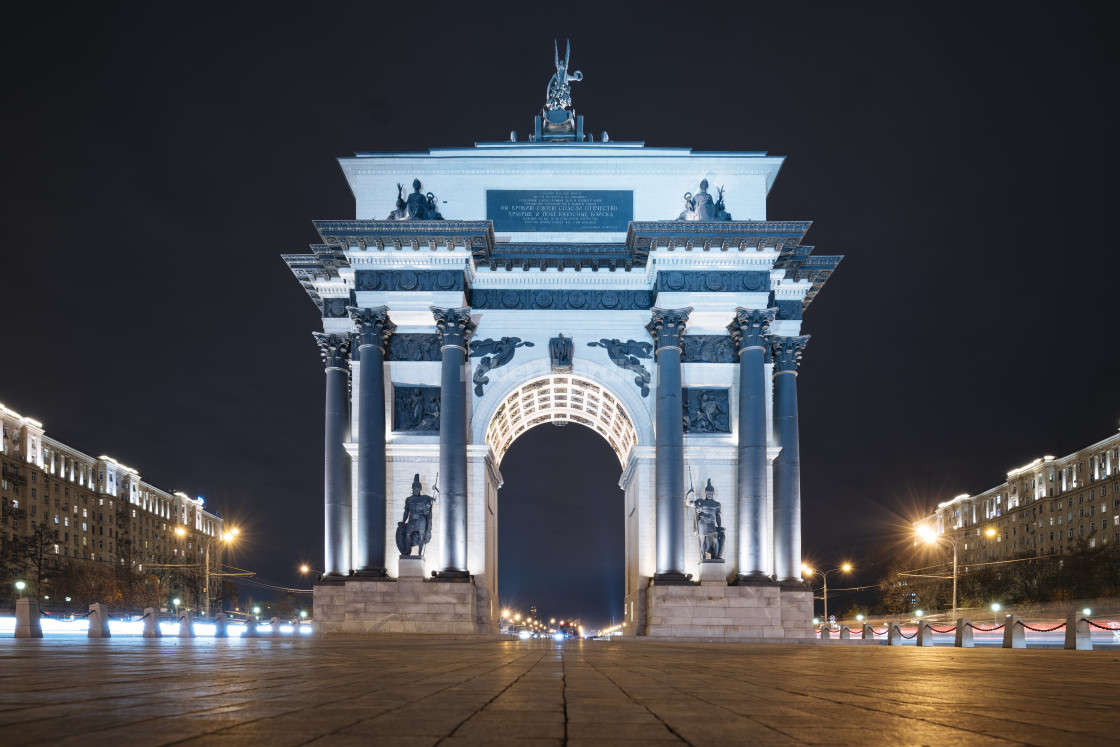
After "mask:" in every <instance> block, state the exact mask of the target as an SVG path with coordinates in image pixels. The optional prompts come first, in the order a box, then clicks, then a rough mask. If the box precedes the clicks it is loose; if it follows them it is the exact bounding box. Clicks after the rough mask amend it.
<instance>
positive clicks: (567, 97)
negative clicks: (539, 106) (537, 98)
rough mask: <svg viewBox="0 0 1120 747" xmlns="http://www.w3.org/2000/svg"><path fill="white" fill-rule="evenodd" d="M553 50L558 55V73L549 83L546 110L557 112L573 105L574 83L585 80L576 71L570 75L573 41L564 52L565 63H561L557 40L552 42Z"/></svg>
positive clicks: (581, 74) (554, 74)
mask: <svg viewBox="0 0 1120 747" xmlns="http://www.w3.org/2000/svg"><path fill="white" fill-rule="evenodd" d="M552 46H553V50H554V51H555V53H556V72H555V73H553V74H552V77H551V78H550V79H549V81H548V89H547V91H546V92H545V102H544V108H545V109H546V110H547V111H550V112H551V111H556V110H558V109H567V108H568V107H570V106H571V105H572V86H571V83H572V81H581V80H583V73H582V72H581V71H579V70H576V71H575V72H574V73H571V74H569V73H568V61H569V60H570V59H571V57H572V41H571V39H569V40H568V46H567V47H566V48H565V50H564V62H563V64H561V62H560V44H559V42H557V41H556V40H555V39H553V40H552Z"/></svg>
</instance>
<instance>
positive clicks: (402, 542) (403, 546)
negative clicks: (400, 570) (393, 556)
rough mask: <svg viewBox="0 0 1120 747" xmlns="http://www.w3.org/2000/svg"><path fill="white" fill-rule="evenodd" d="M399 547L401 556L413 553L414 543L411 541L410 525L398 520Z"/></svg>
mask: <svg viewBox="0 0 1120 747" xmlns="http://www.w3.org/2000/svg"><path fill="white" fill-rule="evenodd" d="M396 537H397V549H398V550H400V551H401V556H405V555H410V554H412V545H411V544H410V543H409V538H408V526H407V525H406V524H405V523H404V522H403V521H398V522H397V535H396Z"/></svg>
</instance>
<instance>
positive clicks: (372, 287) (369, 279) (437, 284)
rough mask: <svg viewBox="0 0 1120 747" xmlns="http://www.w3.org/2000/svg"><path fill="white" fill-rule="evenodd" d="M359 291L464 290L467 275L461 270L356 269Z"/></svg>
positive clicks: (356, 286) (356, 281) (356, 283)
mask: <svg viewBox="0 0 1120 747" xmlns="http://www.w3.org/2000/svg"><path fill="white" fill-rule="evenodd" d="M354 287H355V288H356V289H357V290H359V291H382V292H391V291H463V290H465V289H466V287H467V279H466V275H464V274H463V273H462V272H461V271H459V270H356V271H355V272H354Z"/></svg>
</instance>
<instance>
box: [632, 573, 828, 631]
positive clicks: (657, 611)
mask: <svg viewBox="0 0 1120 747" xmlns="http://www.w3.org/2000/svg"><path fill="white" fill-rule="evenodd" d="M812 604H813V601H812V592H810V591H808V590H804V589H783V588H780V587H779V586H777V585H770V584H763V585H743V586H728V585H726V582H725V583H724V584H722V585H720V584H715V583H708V584H705V583H703V582H702V583H701V585H700V586H650V587H649V588H648V589H647V590H646V608H647V609H646V618H645V621H644V622H645V624H644V625H643V626H639V627H638V635H647V636H652V637H659V638H703V639H713V640H758V639H767V640H793V639H807V638H812V637H813V629H812V617H813V608H812ZM627 632H629V631H627Z"/></svg>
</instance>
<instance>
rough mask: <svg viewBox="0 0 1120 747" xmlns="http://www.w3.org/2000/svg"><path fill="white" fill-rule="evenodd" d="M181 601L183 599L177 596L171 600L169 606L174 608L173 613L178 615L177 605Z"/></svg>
mask: <svg viewBox="0 0 1120 747" xmlns="http://www.w3.org/2000/svg"><path fill="white" fill-rule="evenodd" d="M182 603H183V600H182V599H180V598H179V597H175V598H174V599H172V600H171V606H172V607H173V608H174V609H175V615H176V616H178V615H179V605H180V604H182Z"/></svg>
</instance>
